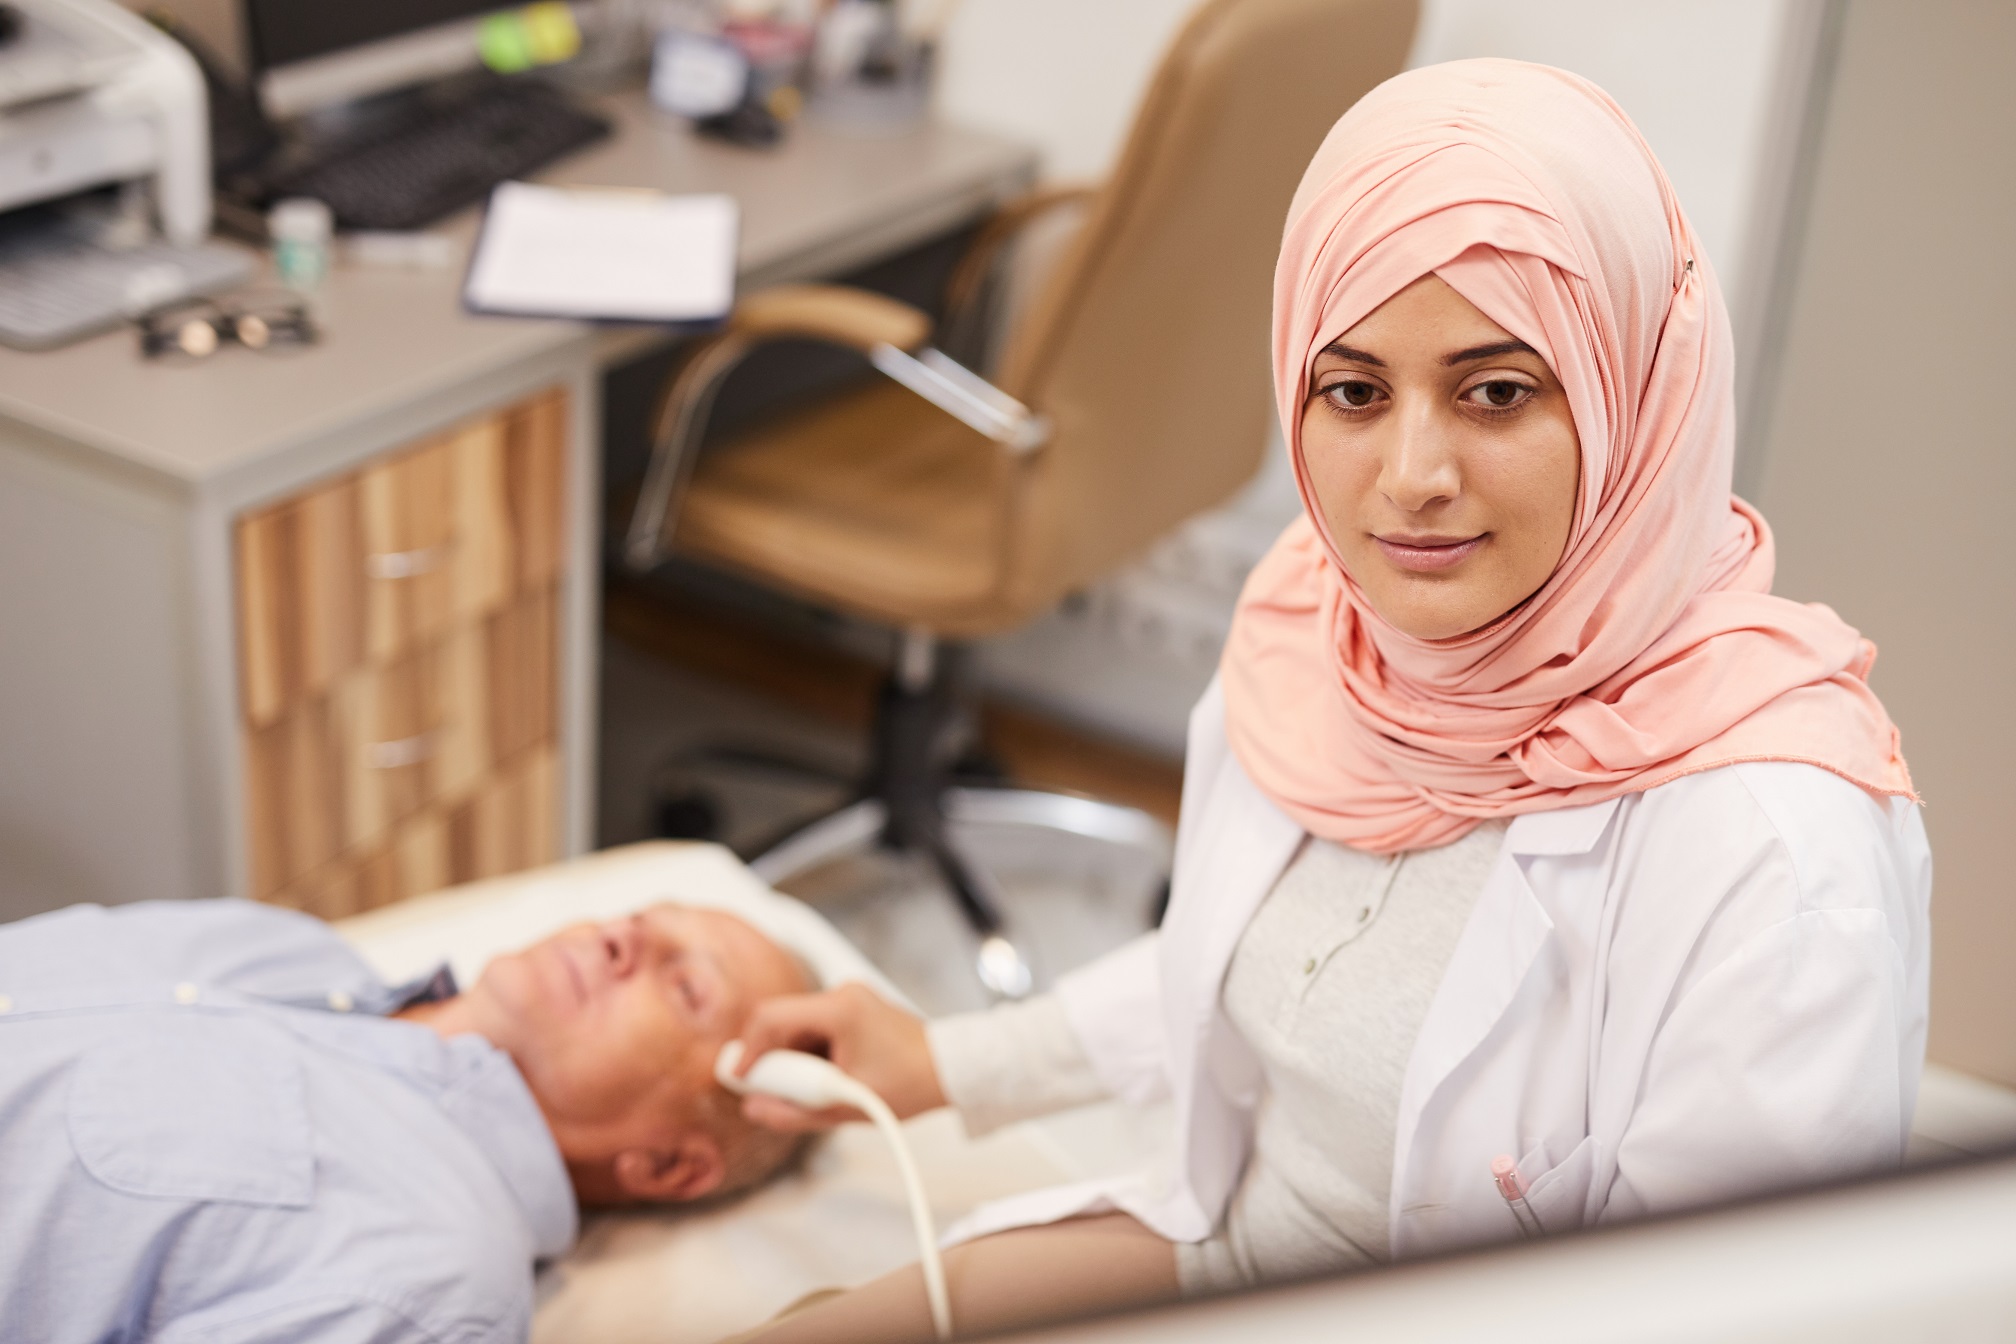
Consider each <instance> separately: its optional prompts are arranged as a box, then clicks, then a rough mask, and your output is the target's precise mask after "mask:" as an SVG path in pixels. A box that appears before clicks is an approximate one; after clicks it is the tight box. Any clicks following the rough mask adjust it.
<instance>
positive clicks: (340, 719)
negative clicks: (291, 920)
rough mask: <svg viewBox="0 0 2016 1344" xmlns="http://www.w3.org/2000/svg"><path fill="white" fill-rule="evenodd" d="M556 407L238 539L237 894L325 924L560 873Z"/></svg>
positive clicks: (307, 500)
mask: <svg viewBox="0 0 2016 1344" xmlns="http://www.w3.org/2000/svg"><path fill="white" fill-rule="evenodd" d="M567 424H568V418H567V403H566V394H565V392H564V391H563V390H561V389H552V390H548V391H544V392H541V393H538V394H536V395H534V396H532V397H529V398H527V399H525V400H523V401H521V402H518V403H516V404H514V405H511V406H508V407H506V408H504V409H502V410H499V411H495V412H491V413H488V414H484V415H481V416H478V417H476V418H474V419H471V420H468V421H466V422H464V423H462V424H460V425H458V426H456V427H454V428H452V429H450V430H449V431H447V432H445V433H441V434H438V435H435V436H432V437H430V438H428V439H426V440H424V441H422V442H420V443H417V444H414V445H411V446H409V447H406V448H403V449H400V450H395V451H392V452H389V453H386V454H383V455H381V456H379V457H378V458H376V459H374V460H372V461H371V462H369V463H367V464H365V465H364V466H362V467H361V468H359V469H358V470H355V471H352V472H349V473H346V474H344V475H341V476H338V477H336V478H335V479H332V480H325V481H321V482H318V483H317V484H316V485H314V486H313V487H312V488H310V489H308V490H306V491H303V492H302V493H299V494H297V495H294V496H292V497H290V498H287V499H284V500H281V501H280V502H278V503H275V504H272V505H269V506H267V507H264V508H261V509H259V510H257V511H255V512H250V513H247V514H245V515H243V516H241V517H240V518H239V519H238V521H237V522H236V524H235V528H234V547H233V554H234V562H233V570H234V576H235V580H236V610H237V621H236V625H237V631H238V678H237V680H238V699H239V731H240V734H241V751H242V762H243V765H242V769H243V778H244V781H245V800H246V825H245V827H244V831H245V843H246V847H247V854H246V872H247V874H248V885H249V894H251V895H252V896H254V897H256V898H258V899H261V900H267V901H274V902H277V903H279V904H283V905H288V906H293V907H296V908H299V909H303V910H307V911H309V912H311V913H313V914H317V915H320V916H323V917H324V918H330V919H335V918H340V917H342V916H344V915H348V914H353V913H356V912H357V911H359V910H364V909H369V908H371V907H374V906H378V905H383V904H386V903H388V902H390V901H394V900H399V899H402V898H404V897H407V896H411V895H415V894H418V893H420V892H424V891H431V890H434V889H435V888H437V887H442V886H446V885H448V884H450V883H453V882H462V881H467V880H469V879H472V878H478V877H489V876H492V875H495V874H498V873H503V872H509V871H512V870H514V869H518V868H524V867H529V866H532V865H535V864H540V863H546V862H549V861H551V860H552V859H553V858H555V857H556V856H557V855H558V853H559V846H560V837H559V835H558V831H557V819H558V812H557V808H556V797H557V792H558V784H557V773H558V717H557V713H558V669H557V657H558V650H559V645H560V625H559V611H560V604H561V592H560V587H561V581H562V579H563V577H564V569H565V556H566V544H565V543H566V535H565V534H566V519H567V516H568V511H567V506H566V505H567V501H566V485H567V472H566V443H567Z"/></svg>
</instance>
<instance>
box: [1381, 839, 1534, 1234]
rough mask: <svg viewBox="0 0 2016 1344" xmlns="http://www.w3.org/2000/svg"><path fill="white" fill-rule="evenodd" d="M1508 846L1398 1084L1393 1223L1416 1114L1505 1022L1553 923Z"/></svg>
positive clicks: (1417, 1121) (1500, 855)
mask: <svg viewBox="0 0 2016 1344" xmlns="http://www.w3.org/2000/svg"><path fill="white" fill-rule="evenodd" d="M1510 840H1511V836H1510V834H1509V832H1508V834H1507V837H1506V841H1507V843H1506V845H1505V846H1504V847H1503V848H1501V849H1500V850H1499V852H1498V862H1497V864H1496V865H1495V866H1494V867H1493V868H1492V870H1491V876H1490V877H1489V878H1487V879H1486V880H1485V883H1484V890H1483V891H1482V892H1481V893H1480V894H1479V895H1478V898H1477V907H1476V909H1475V910H1474V911H1473V912H1472V913H1471V916H1470V922H1469V924H1468V925H1466V926H1465V927H1464V930H1463V935H1462V937H1461V938H1459V939H1458V940H1457V943H1456V952H1455V955H1454V956H1452V957H1451V958H1450V960H1449V968H1448V970H1447V971H1445V972H1444V973H1443V976H1442V984H1441V986H1440V987H1439V988H1438V989H1437V990H1436V991H1435V997H1434V999H1433V1000H1432V1001H1431V1002H1430V1004H1429V1006H1428V1016H1427V1017H1426V1018H1425V1019H1424V1020H1423V1021H1422V1023H1421V1034H1420V1035H1419V1036H1418V1037H1416V1038H1415V1042H1414V1053H1413V1054H1412V1056H1410V1057H1409V1059H1408V1061H1407V1073H1406V1076H1405V1077H1404V1078H1403V1079H1402V1080H1401V1084H1400V1117H1399V1124H1398V1126H1397V1132H1396V1134H1395V1139H1394V1150H1393V1186H1394V1188H1393V1202H1392V1211H1393V1218H1394V1221H1395V1223H1396V1224H1397V1222H1398V1219H1399V1216H1400V1214H1401V1212H1402V1211H1403V1208H1404V1201H1403V1198H1402V1190H1403V1186H1404V1184H1405V1183H1406V1182H1407V1172H1408V1164H1409V1162H1410V1160H1411V1159H1412V1157H1413V1150H1414V1139H1415V1133H1416V1130H1417V1129H1418V1127H1419V1125H1420V1121H1421V1114H1422V1112H1423V1111H1424V1110H1426V1109H1427V1106H1428V1102H1429V1100H1430V1099H1431V1098H1432V1097H1433V1096H1434V1095H1435V1091H1436V1089H1437V1088H1439V1087H1440V1086H1441V1085H1442V1083H1443V1080H1444V1079H1446V1078H1448V1076H1449V1075H1450V1074H1451V1073H1453V1072H1454V1071H1455V1069H1456V1066H1457V1065H1459V1064H1461V1063H1462V1062H1463V1061H1464V1059H1466V1058H1467V1057H1468V1056H1469V1054H1470V1052H1471V1051H1473V1050H1475V1049H1476V1048H1477V1047H1478V1045H1479V1044H1481V1043H1482V1042H1483V1040H1484V1038H1485V1037H1486V1036H1488V1035H1489V1034H1490V1032H1491V1029H1492V1027H1494V1026H1496V1025H1497V1024H1498V1019H1499V1018H1501V1017H1503V1016H1504V1015H1505V1010H1506V1009H1507V1008H1508V1007H1510V1006H1511V1004H1512V1000H1513V998H1514V996H1515V995H1517V994H1518V992H1519V987H1520V986H1521V985H1523V984H1524V983H1525V981H1526V976H1527V973H1528V972H1529V971H1531V970H1532V968H1533V963H1534V961H1535V959H1536V958H1538V957H1539V955H1540V952H1541V949H1542V948H1544V947H1545V946H1546V945H1547V941H1548V939H1549V937H1550V936H1551V935H1552V933H1553V930H1554V921H1553V920H1552V919H1550V918H1549V917H1548V915H1547V911H1546V909H1545V908H1544V907H1543V906H1542V905H1541V904H1540V902H1539V900H1538V899H1537V898H1536V897H1535V896H1534V894H1533V889H1532V887H1531V886H1529V885H1528V884H1527V881H1526V874H1525V871H1524V870H1523V869H1522V868H1521V867H1520V864H1519V861H1518V859H1517V858H1516V857H1515V856H1514V854H1513V852H1512V848H1511V844H1510Z"/></svg>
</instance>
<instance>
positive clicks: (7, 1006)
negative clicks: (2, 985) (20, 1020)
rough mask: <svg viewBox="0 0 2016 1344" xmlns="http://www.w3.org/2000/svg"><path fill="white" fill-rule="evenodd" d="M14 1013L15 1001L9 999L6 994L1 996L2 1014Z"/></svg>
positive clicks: (0, 1006) (0, 1010) (0, 1007)
mask: <svg viewBox="0 0 2016 1344" xmlns="http://www.w3.org/2000/svg"><path fill="white" fill-rule="evenodd" d="M13 1011H14V1000H12V999H10V998H8V997H7V996H6V995H5V994H0V1013H11V1012H13Z"/></svg>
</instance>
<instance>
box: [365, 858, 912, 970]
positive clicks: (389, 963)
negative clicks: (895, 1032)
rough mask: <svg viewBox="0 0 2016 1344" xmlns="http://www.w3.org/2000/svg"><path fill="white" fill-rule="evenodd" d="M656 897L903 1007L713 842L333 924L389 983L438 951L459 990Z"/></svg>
mask: <svg viewBox="0 0 2016 1344" xmlns="http://www.w3.org/2000/svg"><path fill="white" fill-rule="evenodd" d="M660 901H675V902H678V903H679V904H681V905H693V906H704V907H707V908H710V909H717V910H725V911H727V912H728V913H730V914H732V915H735V916H737V917H739V918H741V919H743V920H745V921H747V922H748V923H749V924H750V925H752V926H754V927H755V929H756V930H757V931H758V932H759V933H762V934H764V935H765V936H767V937H768V938H769V939H770V940H771V941H772V942H775V943H777V944H778V945H779V946H781V947H783V948H785V949H786V950H788V951H790V952H792V953H794V954H796V955H797V956H798V958H799V959H800V960H801V961H803V962H804V963H805V964H806V965H807V966H808V967H809V968H810V969H811V971H812V973H813V975H814V976H816V977H817V978H818V980H819V983H820V985H821V987H822V988H827V989H830V988H832V987H833V986H835V985H839V984H844V983H846V982H847V981H850V980H858V981H861V982H862V983H864V984H866V985H868V986H869V987H870V988H872V989H874V990H875V991H876V992H878V993H880V994H881V995H883V996H884V997H885V998H887V999H888V1000H889V1001H890V1002H892V1003H897V1004H901V1005H903V1006H905V1007H911V1006H912V1005H911V1004H910V1002H909V1000H908V999H906V998H905V997H904V995H903V993H902V992H901V991H900V990H898V989H897V988H896V987H895V986H894V985H893V984H891V983H890V982H889V979H888V977H887V976H885V975H883V974H882V972H880V971H879V970H877V969H875V966H874V965H873V963H871V962H870V961H869V960H868V959H867V958H866V957H864V956H862V955H861V953H860V952H859V951H858V950H857V949H856V948H855V946H854V945H853V944H852V943H850V942H848V941H847V940H846V939H845V938H844V937H842V936H841V934H840V931H839V930H838V929H836V928H834V927H833V926H832V925H831V924H829V923H827V922H826V920H825V919H824V917H822V916H821V915H820V914H819V913H818V912H817V911H815V910H813V909H812V907H810V906H808V905H806V904H805V903H804V902H802V901H797V900H793V899H792V898H791V897H789V896H785V895H782V894H781V893H779V892H775V891H772V890H771V889H770V888H769V887H767V886H765V885H764V884H763V883H762V881H761V880H760V879H758V878H757V877H756V875H755V874H754V873H752V872H750V871H749V870H748V868H746V867H744V866H743V864H742V861H741V860H739V859H737V858H736V857H735V856H734V855H733V854H732V853H730V852H729V851H728V850H726V849H724V848H722V847H721V846H719V845H708V844H699V843H695V842H688V841H673V840H657V841H650V842H647V843H645V844H641V845H626V846H624V847H622V848H620V849H609V850H604V851H602V852H601V853H599V854H591V855H589V856H588V857H586V858H581V859H575V860H573V861H572V862H569V863H559V864H553V865H551V866H549V867H545V868H535V869H532V870H531V871H529V872H523V873H513V874H511V875H510V876H508V877H496V878H490V879H488V880H486V881H482V882H470V883H467V884H465V885H463V886H459V887H450V888H449V889H448V890H446V891H440V892H436V893H434V894H433V895H431V896H419V897H415V898H414V899H413V900H410V901H401V902H400V903H399V904H397V905H389V906H386V907H384V908H383V909H380V910H373V911H372V912H370V913H369V914H364V915H357V916H354V917H353V918H350V919H346V920H342V921H340V922H339V923H337V925H336V926H335V927H336V931H337V932H338V933H340V934H342V935H343V936H344V938H346V939H348V940H349V942H350V944H351V945H352V946H353V947H355V948H356V949H357V951H358V952H359V954H361V955H362V956H363V958H364V960H365V961H367V962H369V963H370V964H371V968H372V969H373V970H375V971H377V972H378V974H379V975H380V976H382V977H384V979H385V980H386V981H388V982H389V983H392V984H397V983H399V982H400V981H402V980H410V979H412V978H413V977H415V976H420V975H425V974H427V973H428V972H429V971H432V970H433V969H434V968H435V967H436V966H438V965H440V964H441V963H442V962H443V961H446V962H447V963H448V965H449V966H450V967H451V968H452V969H453V970H454V972H455V979H456V981H457V982H458V983H460V984H461V985H462V986H463V987H464V988H465V989H466V988H467V987H468V986H470V985H473V984H475V983H476V979H477V977H478V976H480V975H481V974H482V973H483V968H484V966H486V965H488V964H489V961H490V959H491V958H492V957H495V956H498V955H500V954H502V953H506V952H515V951H516V950H518V949H519V948H521V947H527V946H529V945H531V944H532V943H536V942H538V941H539V940H540V939H541V938H544V937H546V936H547V935H548V934H551V933H554V932H556V931H558V930H560V929H563V928H565V927H567V926H568V925H569V924H575V923H579V922H580V921H582V920H597V919H611V918H614V917H615V916H618V915H626V914H629V913H630V912H631V911H633V910H640V909H642V908H644V907H645V906H648V905H656V904H657V903H658V902H660Z"/></svg>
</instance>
